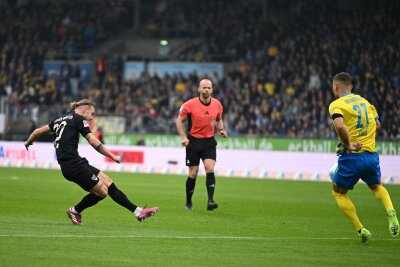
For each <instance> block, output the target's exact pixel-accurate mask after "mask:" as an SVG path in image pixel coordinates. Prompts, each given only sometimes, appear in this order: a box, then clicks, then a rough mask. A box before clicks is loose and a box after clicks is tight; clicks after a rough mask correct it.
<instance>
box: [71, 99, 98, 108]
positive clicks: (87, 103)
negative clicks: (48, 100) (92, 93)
mask: <svg viewBox="0 0 400 267" xmlns="http://www.w3.org/2000/svg"><path fill="white" fill-rule="evenodd" d="M69 105H70V107H71V109H72V110H75V109H76V108H78V107H80V106H89V107H90V106H93V107H94V106H95V104H94V102H93V101H91V100H89V99H82V100H79V101H77V102H72V103H71V104H69Z"/></svg>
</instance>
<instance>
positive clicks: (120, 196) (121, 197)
mask: <svg viewBox="0 0 400 267" xmlns="http://www.w3.org/2000/svg"><path fill="white" fill-rule="evenodd" d="M108 195H109V196H110V197H111V198H112V200H114V201H115V202H117V203H118V204H120V205H121V206H123V207H125V208H127V209H128V210H130V211H131V212H135V210H136V208H137V206H136V205H135V204H133V203H132V202H131V201H130V200H129V199H128V197H127V196H126V195H125V194H124V193H123V192H122V191H121V190H119V189H118V188H117V187H116V186H115V184H114V183H112V184H111V185H110V186H109V187H108Z"/></svg>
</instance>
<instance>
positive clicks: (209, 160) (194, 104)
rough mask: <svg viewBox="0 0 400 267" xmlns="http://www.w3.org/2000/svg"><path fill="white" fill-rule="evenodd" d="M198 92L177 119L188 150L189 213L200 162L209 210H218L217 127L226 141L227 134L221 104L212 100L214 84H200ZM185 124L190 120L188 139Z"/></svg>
mask: <svg viewBox="0 0 400 267" xmlns="http://www.w3.org/2000/svg"><path fill="white" fill-rule="evenodd" d="M198 92H199V94H200V95H199V97H195V98H192V99H190V100H188V101H186V102H185V103H184V104H183V105H182V106H181V108H180V109H179V115H178V118H177V119H176V128H177V130H178V133H179V135H180V136H181V138H182V140H181V144H182V145H183V146H185V147H186V166H188V167H189V177H188V178H187V180H186V209H188V210H191V209H192V196H193V192H194V188H195V185H196V178H197V174H198V172H199V163H200V159H201V160H202V161H203V165H204V169H205V172H206V174H207V178H206V186H207V194H208V203H207V210H214V209H216V208H218V204H217V203H216V202H215V201H214V190H215V175H214V167H215V161H216V159H217V152H216V146H217V142H216V141H215V139H214V132H215V127H216V128H217V130H218V133H219V134H220V135H221V136H222V137H225V138H226V137H227V136H228V133H227V131H225V130H224V123H223V121H222V112H223V108H222V105H221V102H219V101H218V100H217V99H215V98H213V97H211V94H212V92H213V87H212V83H211V81H210V80H208V79H203V80H201V81H200V84H199V88H198ZM185 120H188V131H187V132H188V135H186V133H185V130H184V128H183V121H185Z"/></svg>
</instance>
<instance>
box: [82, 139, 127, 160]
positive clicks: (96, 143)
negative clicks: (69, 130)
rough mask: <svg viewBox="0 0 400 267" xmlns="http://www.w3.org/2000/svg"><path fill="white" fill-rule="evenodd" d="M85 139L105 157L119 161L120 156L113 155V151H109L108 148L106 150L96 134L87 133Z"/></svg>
mask: <svg viewBox="0 0 400 267" xmlns="http://www.w3.org/2000/svg"><path fill="white" fill-rule="evenodd" d="M86 140H87V141H88V142H89V144H90V145H91V146H92V147H93V148H94V149H96V150H97V152H99V153H100V154H103V155H104V156H106V157H109V158H110V159H112V160H113V161H115V162H116V163H120V162H121V157H120V156H117V155H115V154H114V153H112V152H110V150H108V149H107V148H106V147H105V146H104V145H103V144H102V143H101V142H100V141H99V139H97V138H96V136H94V134H93V133H88V134H87V135H86Z"/></svg>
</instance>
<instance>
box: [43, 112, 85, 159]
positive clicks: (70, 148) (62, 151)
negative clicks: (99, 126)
mask: <svg viewBox="0 0 400 267" xmlns="http://www.w3.org/2000/svg"><path fill="white" fill-rule="evenodd" d="M49 127H50V129H51V130H52V131H53V132H54V147H55V148H56V154H57V161H58V162H63V161H66V160H70V159H76V158H80V157H79V154H78V143H79V134H81V135H82V136H84V137H85V136H86V135H87V134H89V133H91V131H90V128H89V122H88V121H86V120H85V118H84V117H82V116H81V115H79V114H76V113H75V111H71V112H68V113H67V114H64V115H61V116H59V117H58V118H56V119H55V120H54V121H52V122H51V123H50V124H49Z"/></svg>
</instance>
